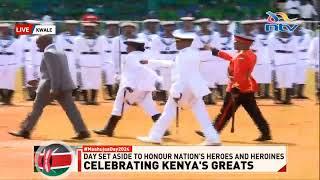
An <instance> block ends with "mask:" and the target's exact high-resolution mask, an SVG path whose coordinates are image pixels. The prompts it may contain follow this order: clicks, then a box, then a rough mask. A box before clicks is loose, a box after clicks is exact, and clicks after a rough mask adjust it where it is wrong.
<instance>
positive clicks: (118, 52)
mask: <svg viewBox="0 0 320 180" xmlns="http://www.w3.org/2000/svg"><path fill="white" fill-rule="evenodd" d="M136 31H137V25H136V24H135V23H130V22H123V23H121V24H120V33H121V34H120V35H119V36H117V37H115V38H113V42H112V45H113V48H112V52H111V53H112V59H113V63H114V70H115V74H116V75H115V79H116V81H117V84H119V82H120V76H121V71H122V66H123V65H122V64H123V61H124V59H125V57H126V56H127V55H128V52H127V45H126V44H125V43H124V42H125V41H126V40H127V39H135V38H137V36H136Z"/></svg>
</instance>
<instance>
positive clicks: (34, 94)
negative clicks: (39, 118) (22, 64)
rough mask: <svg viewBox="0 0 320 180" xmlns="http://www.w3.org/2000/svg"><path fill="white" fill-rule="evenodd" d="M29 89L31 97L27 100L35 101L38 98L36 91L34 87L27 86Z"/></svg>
mask: <svg viewBox="0 0 320 180" xmlns="http://www.w3.org/2000/svg"><path fill="white" fill-rule="evenodd" d="M27 91H28V96H29V98H28V99H27V101H34V100H35V99H36V95H37V93H36V91H35V88H34V87H27Z"/></svg>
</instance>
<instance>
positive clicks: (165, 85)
mask: <svg viewBox="0 0 320 180" xmlns="http://www.w3.org/2000/svg"><path fill="white" fill-rule="evenodd" d="M151 51H152V56H151V58H152V59H166V60H170V61H172V62H174V59H175V57H176V55H177V53H178V50H177V47H176V42H175V39H174V38H166V37H163V36H158V37H156V38H154V39H153V41H152V44H151ZM154 70H156V71H157V72H159V74H160V76H161V77H162V79H163V80H162V83H161V86H160V90H165V91H169V90H170V87H171V84H172V81H171V80H172V78H171V68H168V67H155V68H154Z"/></svg>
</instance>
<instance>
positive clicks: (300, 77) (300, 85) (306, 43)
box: [293, 21, 311, 99]
mask: <svg viewBox="0 0 320 180" xmlns="http://www.w3.org/2000/svg"><path fill="white" fill-rule="evenodd" d="M296 24H298V25H299V26H298V27H297V28H296V30H295V31H294V32H293V37H294V38H296V41H297V52H296V56H295V57H296V58H297V64H296V73H295V89H294V94H295V96H294V97H295V98H298V99H306V98H307V97H306V96H304V89H305V84H306V78H307V77H306V76H307V69H308V66H309V61H310V60H309V56H308V48H309V47H310V43H311V36H310V34H309V32H308V31H307V30H306V29H304V28H303V27H301V22H299V21H298V22H296Z"/></svg>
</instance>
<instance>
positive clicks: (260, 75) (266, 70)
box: [252, 64, 272, 84]
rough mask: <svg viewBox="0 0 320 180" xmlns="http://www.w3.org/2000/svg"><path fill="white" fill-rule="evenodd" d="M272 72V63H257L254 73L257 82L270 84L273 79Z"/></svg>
mask: <svg viewBox="0 0 320 180" xmlns="http://www.w3.org/2000/svg"><path fill="white" fill-rule="evenodd" d="M271 72H272V69H271V64H256V65H255V67H254V69H253V72H252V75H253V77H254V79H255V80H256V81H257V83H259V84H270V83H271V80H272V76H271Z"/></svg>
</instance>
